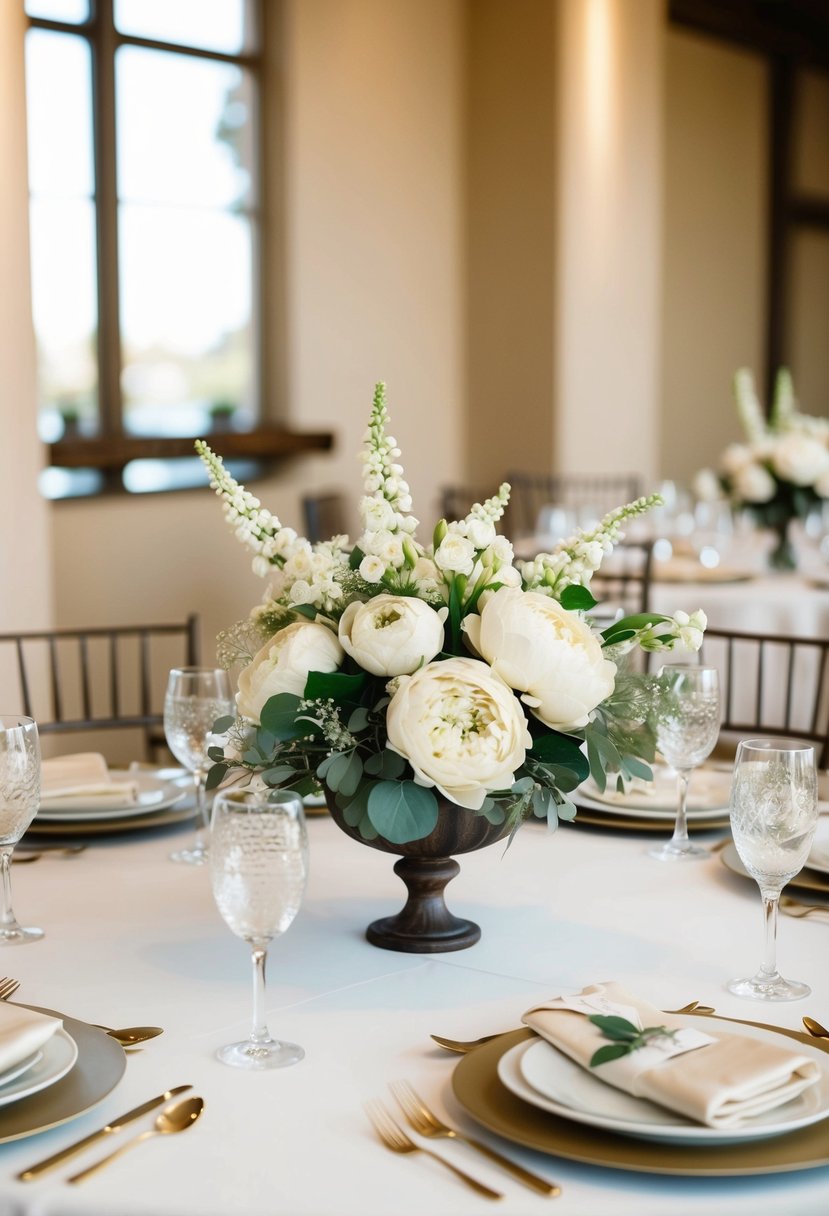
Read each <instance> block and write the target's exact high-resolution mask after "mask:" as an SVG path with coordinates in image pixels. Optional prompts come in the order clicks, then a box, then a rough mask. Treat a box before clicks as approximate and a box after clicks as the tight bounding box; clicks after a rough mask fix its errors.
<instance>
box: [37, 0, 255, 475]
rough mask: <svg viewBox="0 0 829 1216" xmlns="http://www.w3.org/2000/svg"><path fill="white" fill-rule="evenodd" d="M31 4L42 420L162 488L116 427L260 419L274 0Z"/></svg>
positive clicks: (155, 432)
mask: <svg viewBox="0 0 829 1216" xmlns="http://www.w3.org/2000/svg"><path fill="white" fill-rule="evenodd" d="M25 9H26V13H27V14H28V16H29V19H30V27H29V29H28V32H27V36H26V79H27V96H28V119H29V123H28V126H29V165H30V188H31V249H32V295H33V307H34V322H35V333H36V338H37V350H38V368H39V404H40V415H39V425H40V432H41V435H42V437H43V439H44V441H46V442H47V443H55V442H56V441H77V442H76V444H75V447H76V449H77V444H79V443H82V442H84V441H87V444H88V449H89V451H90V452H91V451H92V450H93V449H94V450H95V452H96V453H97V454H98V458H97V459H96V460H94V461H93V460H90V468H89V469H88V471H87V472H88V476H89V477H92V481H93V482H94V481H95V478H96V477H97V478H99V479H104V478H105V477H106V476H109V478H110V480H111V479H112V475H113V470H115V472H116V474H117V476H118V478H121V477H123V482H124V484H125V485H126V487H127V488H130V489H144V488H159V487H158V484H157V483H158V476H159V469H161V472H162V473H164V472H165V466H164V465H159V463H158V462H153V463H152V464H150V463H149V462H145V461H135V462H131V463H129V462H127V461H124V462H122V464H121V465H120V466H119V465H118V464H117V462H113V461H109V462H107V460H106V459H105V458H104V457H102V456H101V453H102V452H105V449H106V444H107V442H110V443H111V444H112V445H117V444H118V443H120V444H121V448H122V450H123V451H136V452H139V451H141V448H140V445H138V444H137V443H135V444H132V446H131V447H130V446H129V445H127V446H125V444H124V441H125V440H129V439H132V440H136V441H137V440H138V439H139V438H140V437H145V438H148V439H149V438H153V439H157V440H162V439H164V438H165V437H166V438H169V437H183V436H193V435H200V434H205V433H207V432H210V431H211V430H213V431H218V430H223V429H232V430H235V431H246V430H250V429H251V428H252V427H254V426H255V425H256V424H257V423H258V421H259V413H260V400H261V396H262V393H261V385H260V374H259V371H260V365H261V360H260V353H259V333H260V307H259V301H260V284H259V282H258V276H257V272H256V267H257V266H258V265H259V262H260V258H259V243H260V214H259V186H258V181H259V173H258V165H257V159H258V158H257V149H258V146H259V138H258V134H257V132H258V113H259V91H260V80H259V73H260V58H259V36H260V29H259V22H258V17H259V8H258V0H25ZM63 446H64V447H65V446H66V445H65V443H64V445H63ZM66 450H67V451H68V447H67V448H66ZM148 450H149V449H148ZM73 463H77V461H74V462H73ZM106 468H108V469H109V473H108V474H105V473H104V471H103V470H104V469H106ZM51 472H52V474H53V482H52V489H51V490H50V489H49V486H48V484H47V493H49V492H52V493H60V492H61V491H60V486H59V478H58V480H57V481H56V480H55V475H57V470H53V471H51ZM167 472H169V469H167ZM77 476H78V475H77V474H75V478H76V480H77ZM148 478H149V483H151V484H148ZM154 479H155V480H154Z"/></svg>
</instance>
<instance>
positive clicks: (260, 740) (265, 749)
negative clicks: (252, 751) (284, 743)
mask: <svg viewBox="0 0 829 1216" xmlns="http://www.w3.org/2000/svg"><path fill="white" fill-rule="evenodd" d="M256 746H257V747H258V748H259V750H260V752H262V754H263V755H264V756H267V755H268V754H269V753H270V752H272V751H273V750H274V748H275V747H276V735H275V734H274V733H273V732H272V731H269V730H265V728H264V726H260V727H259V729H258V730H257V732H256Z"/></svg>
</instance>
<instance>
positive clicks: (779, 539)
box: [769, 519, 797, 570]
mask: <svg viewBox="0 0 829 1216" xmlns="http://www.w3.org/2000/svg"><path fill="white" fill-rule="evenodd" d="M789 523H790V521H789V520H788V519H787V520H785V521H784V522H783V523H782V524H778V525H777V526H776V528H775V529H774V533H775V538H776V541H775V545H774V548H773V549H772V551H771V553H770V554H769V565H770V566H771V568H772V570H794V569H795V568H796V567H797V554H796V553H795V548H794V545H793V544H792V542H791V540H790V539H789Z"/></svg>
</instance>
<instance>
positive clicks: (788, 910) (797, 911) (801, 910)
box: [780, 895, 829, 920]
mask: <svg viewBox="0 0 829 1216" xmlns="http://www.w3.org/2000/svg"><path fill="white" fill-rule="evenodd" d="M780 911H781V912H785V914H786V916H798V917H801V916H818V917H820V916H821V914H822V916H823V919H825V920H829V904H806V903H803V902H802V901H801V900H799V899H794V898H793V897H792V896H791V895H781V896H780Z"/></svg>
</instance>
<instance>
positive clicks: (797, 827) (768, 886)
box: [727, 739, 818, 1001]
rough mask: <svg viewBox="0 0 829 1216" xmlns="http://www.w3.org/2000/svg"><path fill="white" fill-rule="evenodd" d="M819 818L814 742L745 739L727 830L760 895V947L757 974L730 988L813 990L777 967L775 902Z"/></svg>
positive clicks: (762, 997) (761, 994) (785, 993)
mask: <svg viewBox="0 0 829 1216" xmlns="http://www.w3.org/2000/svg"><path fill="white" fill-rule="evenodd" d="M817 821H818V805H817V769H816V767H815V749H814V748H813V747H810V746H809V745H808V744H805V743H801V742H799V741H798V740H791V739H747V740H745V741H744V742H742V743H741V744H740V745H739V747H738V748H737V758H736V761H735V765H734V778H733V780H732V784H731V832H732V835H733V837H734V843H735V845H736V846H737V852H738V853H739V855H740V858H741V860H742V863H743V865H744V866H745V868H746V869H747V870H748V872H749V874H750V875H751V877H752V878H753V879H754V881H755V882H756V883H757V885H758V886H759V888H760V894H761V895H762V897H763V922H764V925H765V949H764V952H763V962H762V965H761V967H760V970H759V971H758V972H757V974H756V975H753V976H752V977H751V978H750V979H739V980H731V982H730V983H729V984H728V985H727V987H728V990H729V992H733V993H734V995H735V996H744V997H750V998H752V999H753V1000H758V1001H798V1000H800V999H801V997H804V996H808V995H809V992H810V991H811V989H810V988H809V986H808V985H807V984H803V983H800V982H799V981H797V980H785V979H783V977H782V975H781V974H780V972H779V971H778V970H777V957H776V956H777V904H778V900H779V899H780V892H781V891H782V890H783V887H785V885H786V883H787V882H789V881H790V880H791V879H792V878H794V876H795V874H797V873H798V872H799V871H800V870H801V869H802V867H803V865H804V863H805V861H806V858H807V857H808V855H809V849H810V848H811V845H812V837H813V836H814V834H815V827H816V826H817Z"/></svg>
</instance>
